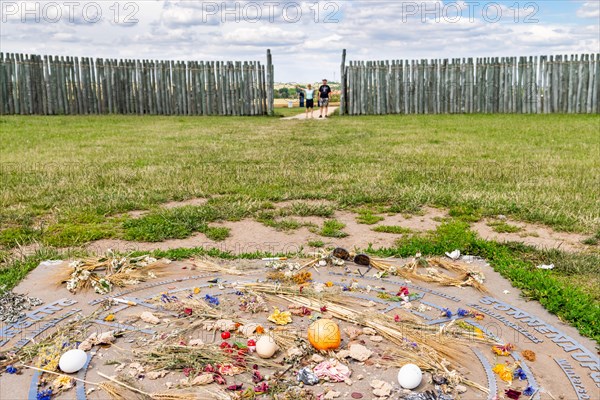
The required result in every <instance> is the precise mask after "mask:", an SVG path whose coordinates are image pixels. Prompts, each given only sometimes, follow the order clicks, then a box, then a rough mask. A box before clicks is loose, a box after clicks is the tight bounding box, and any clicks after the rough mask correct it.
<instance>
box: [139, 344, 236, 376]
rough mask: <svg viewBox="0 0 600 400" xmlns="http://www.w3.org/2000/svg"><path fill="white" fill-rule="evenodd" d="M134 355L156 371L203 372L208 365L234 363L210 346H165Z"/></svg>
mask: <svg viewBox="0 0 600 400" xmlns="http://www.w3.org/2000/svg"><path fill="white" fill-rule="evenodd" d="M133 354H134V356H135V359H136V360H139V361H140V362H143V363H144V364H145V365H148V366H150V367H151V368H152V369H154V370H165V369H166V370H183V369H184V368H194V369H197V370H201V369H203V368H204V366H206V365H207V364H225V363H230V362H232V361H233V357H231V356H230V355H229V354H228V353H225V352H224V351H223V350H222V349H220V348H219V347H218V346H216V345H208V344H206V345H201V346H181V345H163V346H157V347H154V348H150V349H146V348H141V349H136V350H134V351H133Z"/></svg>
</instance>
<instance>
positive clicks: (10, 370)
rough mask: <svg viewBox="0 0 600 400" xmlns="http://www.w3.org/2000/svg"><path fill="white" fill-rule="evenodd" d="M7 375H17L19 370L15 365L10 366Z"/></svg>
mask: <svg viewBox="0 0 600 400" xmlns="http://www.w3.org/2000/svg"><path fill="white" fill-rule="evenodd" d="M6 373H8V374H11V375H12V374H16V373H17V369H16V368H15V367H14V366H13V365H9V366H8V367H6Z"/></svg>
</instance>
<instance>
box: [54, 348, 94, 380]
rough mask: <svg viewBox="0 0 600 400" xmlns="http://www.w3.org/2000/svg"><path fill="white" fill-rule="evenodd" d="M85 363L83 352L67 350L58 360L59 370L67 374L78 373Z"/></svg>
mask: <svg viewBox="0 0 600 400" xmlns="http://www.w3.org/2000/svg"><path fill="white" fill-rule="evenodd" d="M86 362H87V354H86V353H85V351H83V350H79V349H77V350H69V351H67V352H66V353H65V354H63V355H62V356H60V360H58V366H59V367H60V370H61V371H62V372H64V373H67V374H72V373H74V372H77V371H79V370H80V369H81V368H83V366H84V365H85V363H86Z"/></svg>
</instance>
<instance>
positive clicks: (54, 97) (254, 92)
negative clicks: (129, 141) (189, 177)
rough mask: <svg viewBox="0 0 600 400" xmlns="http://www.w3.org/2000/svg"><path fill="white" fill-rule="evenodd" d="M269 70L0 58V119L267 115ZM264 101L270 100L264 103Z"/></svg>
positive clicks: (251, 64)
mask: <svg viewBox="0 0 600 400" xmlns="http://www.w3.org/2000/svg"><path fill="white" fill-rule="evenodd" d="M272 92H273V66H272V64H271V53H270V51H267V66H266V71H265V66H264V65H261V63H260V62H257V61H244V62H241V61H236V62H231V61H228V62H220V61H210V62H197V61H186V62H183V61H153V60H115V59H102V58H97V59H91V58H85V57H84V58H78V57H53V56H43V57H42V56H38V55H23V54H4V53H0V114H41V115H53V114H140V115H141V114H155V115H264V114H272V110H273V109H272V107H273V104H272V103H273V100H272V99H273V95H272ZM269 94H271V96H270V97H269Z"/></svg>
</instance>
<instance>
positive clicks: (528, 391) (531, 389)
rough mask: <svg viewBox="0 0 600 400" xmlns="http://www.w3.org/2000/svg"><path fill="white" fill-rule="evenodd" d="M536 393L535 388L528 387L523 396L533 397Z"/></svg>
mask: <svg viewBox="0 0 600 400" xmlns="http://www.w3.org/2000/svg"><path fill="white" fill-rule="evenodd" d="M534 393H535V388H534V387H533V386H527V387H526V388H525V390H523V394H524V395H525V396H533V394H534Z"/></svg>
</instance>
